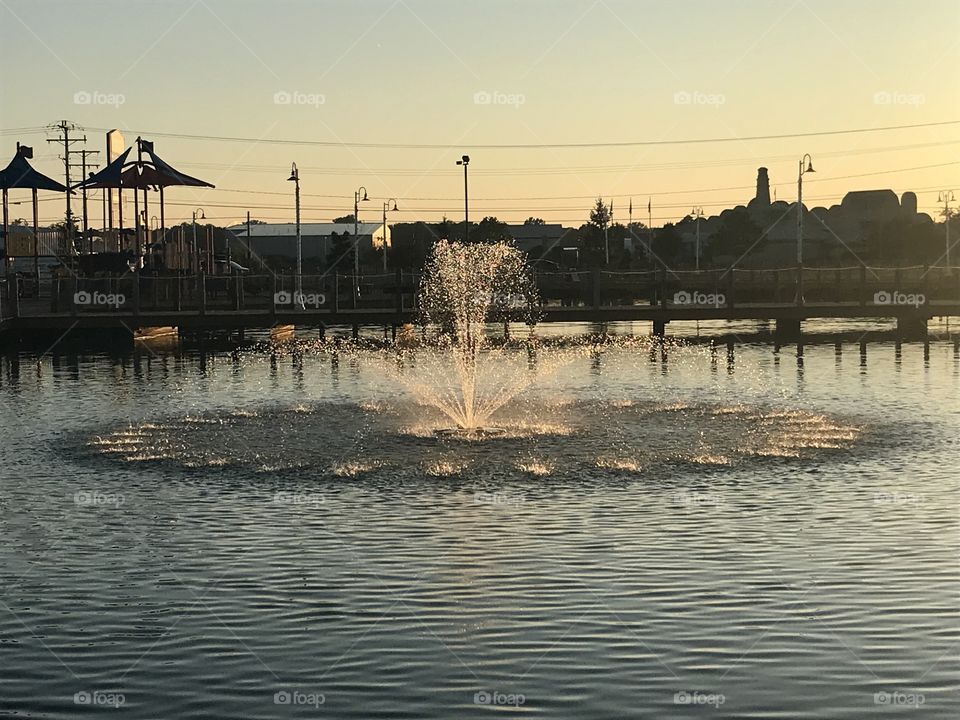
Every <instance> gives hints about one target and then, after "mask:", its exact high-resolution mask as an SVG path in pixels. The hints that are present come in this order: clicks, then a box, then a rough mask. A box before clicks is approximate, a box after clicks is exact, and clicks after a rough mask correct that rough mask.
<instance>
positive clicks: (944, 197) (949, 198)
mask: <svg viewBox="0 0 960 720" xmlns="http://www.w3.org/2000/svg"><path fill="white" fill-rule="evenodd" d="M956 199H957V198H956V196H955V195H954V194H953V190H943V191H941V193H940V196H939V197H938V198H937V202H942V203H943V224H944V230H945V231H946V238H947V240H946V242H947V252H946V254H945V255H944V264H945V265H946V267H947V270H949V269H950V203H952V202H953V201H954V200H956Z"/></svg>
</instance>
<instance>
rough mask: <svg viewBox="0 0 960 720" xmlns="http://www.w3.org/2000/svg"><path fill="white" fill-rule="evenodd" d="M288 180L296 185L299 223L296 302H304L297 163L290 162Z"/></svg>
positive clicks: (295, 194) (297, 218) (297, 221)
mask: <svg viewBox="0 0 960 720" xmlns="http://www.w3.org/2000/svg"><path fill="white" fill-rule="evenodd" d="M287 182H292V183H293V186H294V196H295V204H296V223H297V298H296V302H300V303H302V302H303V238H302V237H301V236H300V171H299V170H297V164H296V163H291V164H290V177H288V178H287Z"/></svg>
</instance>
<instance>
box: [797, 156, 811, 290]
mask: <svg viewBox="0 0 960 720" xmlns="http://www.w3.org/2000/svg"><path fill="white" fill-rule="evenodd" d="M804 163H806V164H804ZM812 172H816V170H814V169H813V158H811V157H810V153H807V154H805V155H804V156H803V157H802V158H800V170H799V173H798V174H797V305H803V176H804V175H806V174H807V173H812Z"/></svg>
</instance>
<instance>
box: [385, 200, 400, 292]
mask: <svg viewBox="0 0 960 720" xmlns="http://www.w3.org/2000/svg"><path fill="white" fill-rule="evenodd" d="M390 203H393V207H390ZM396 211H397V199H396V198H390V199H389V200H387V201H386V202H385V203H384V204H383V273H384V275H386V273H387V212H396ZM391 244H392V243H391Z"/></svg>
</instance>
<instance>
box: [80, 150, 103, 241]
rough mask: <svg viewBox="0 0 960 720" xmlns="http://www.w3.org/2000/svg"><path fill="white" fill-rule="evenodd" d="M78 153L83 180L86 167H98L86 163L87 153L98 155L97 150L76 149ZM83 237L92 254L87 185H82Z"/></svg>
mask: <svg viewBox="0 0 960 720" xmlns="http://www.w3.org/2000/svg"><path fill="white" fill-rule="evenodd" d="M77 152H78V153H80V168H81V169H80V173H81V175H80V177H82V178H83V179H84V180H86V179H87V168H88V167H89V168H96V167H100V166H99V165H87V155H99V154H100V151H99V150H87V149H83V150H77ZM82 190H83V237H84V239H85V240H86V241H87V252H88V253H89V254H90V255H92V254H93V239H92V238H91V237H90V235H89V233H90V231H89V216H88V215H87V186H86V185H84V186H83V188H82Z"/></svg>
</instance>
